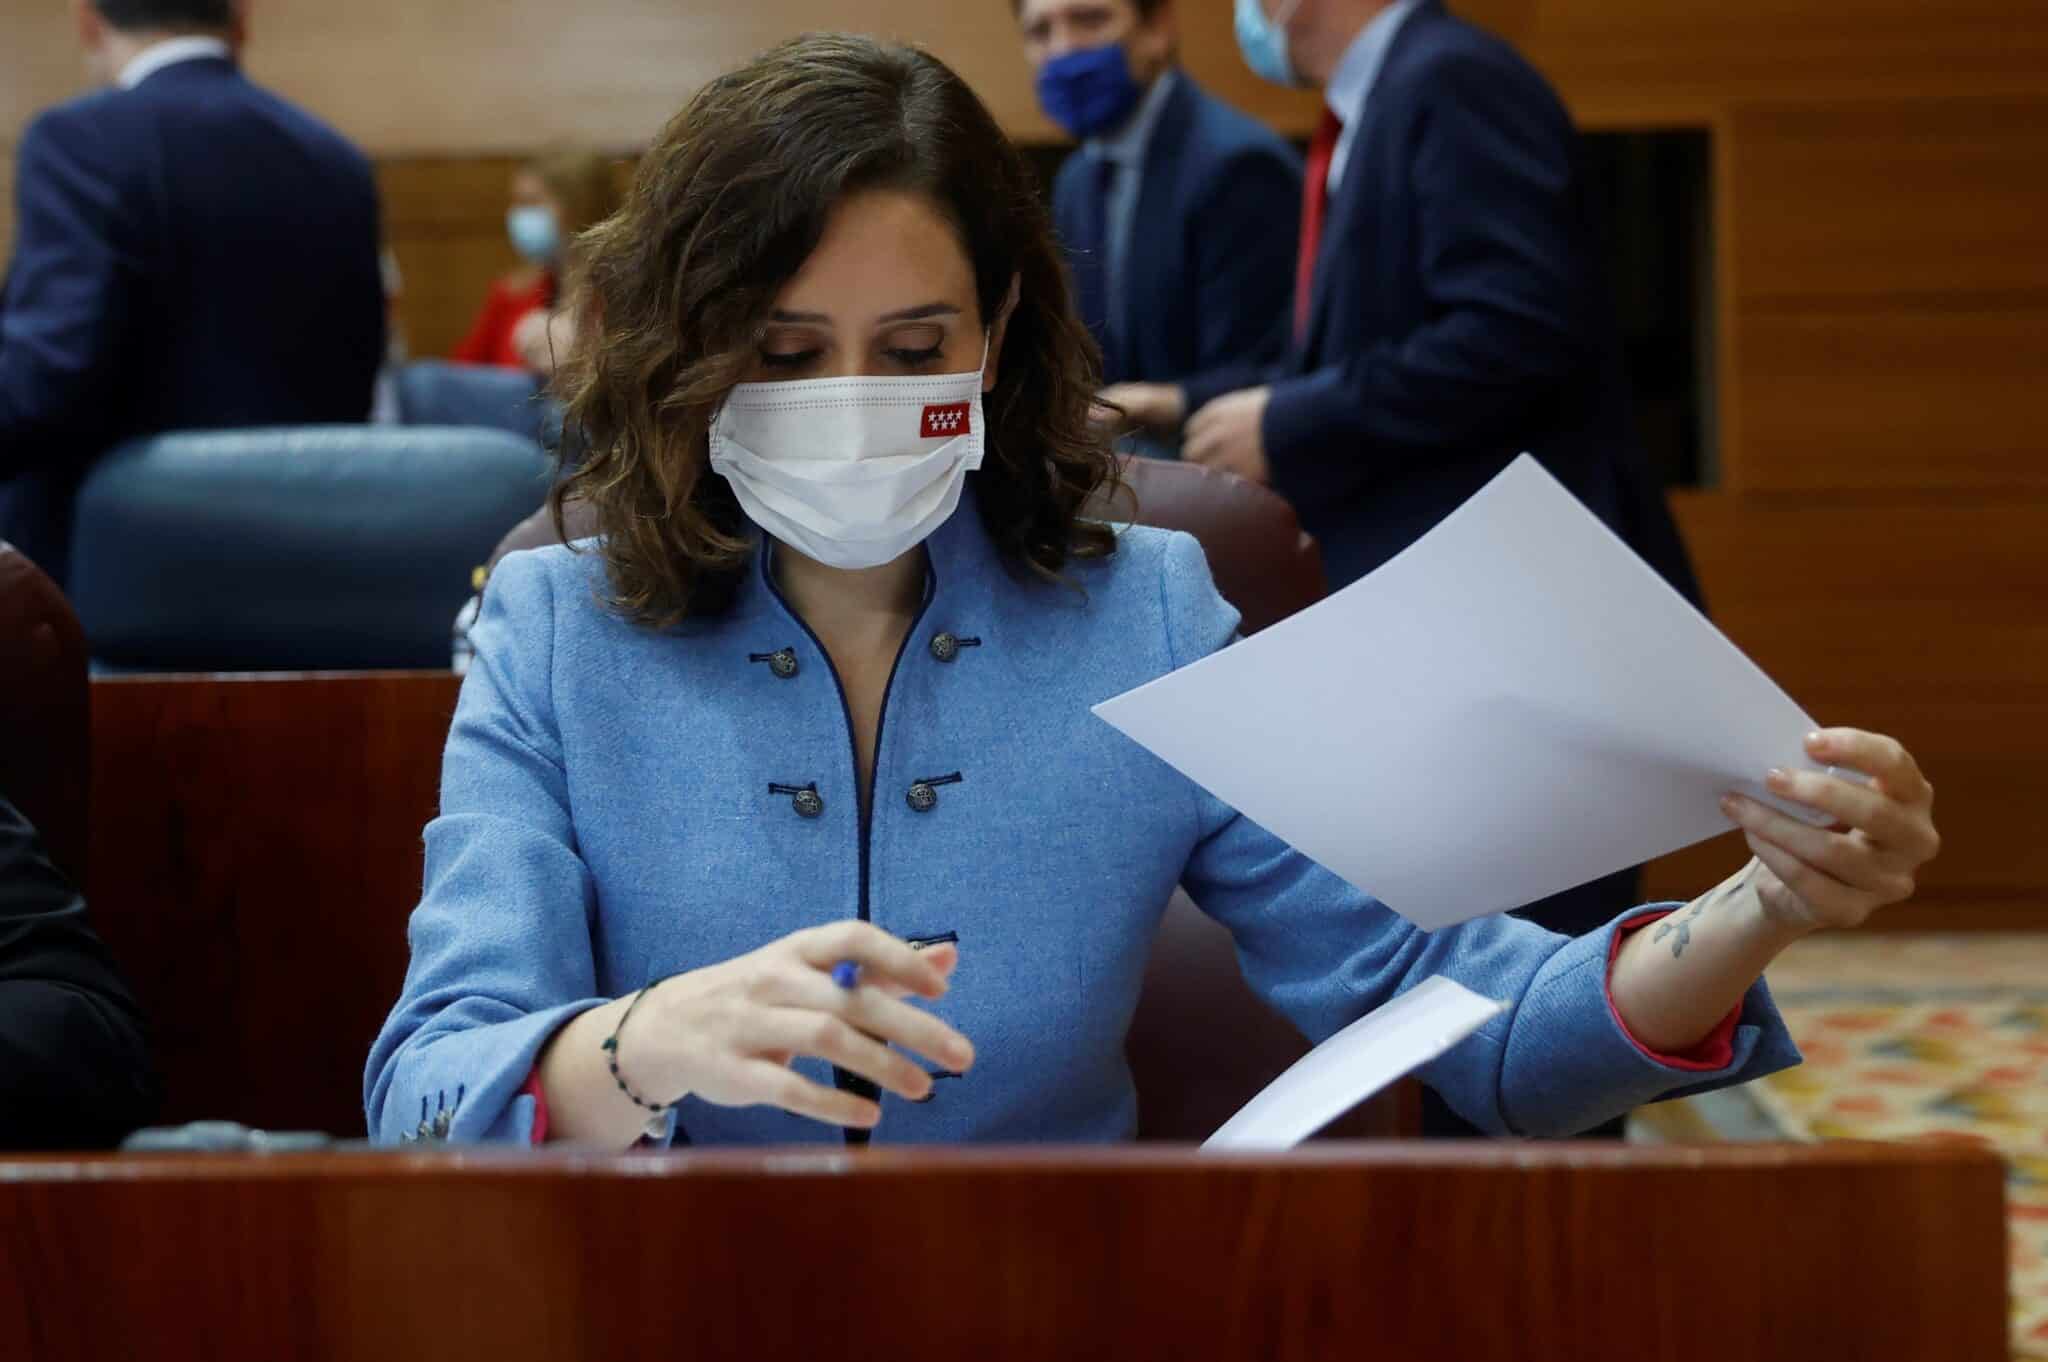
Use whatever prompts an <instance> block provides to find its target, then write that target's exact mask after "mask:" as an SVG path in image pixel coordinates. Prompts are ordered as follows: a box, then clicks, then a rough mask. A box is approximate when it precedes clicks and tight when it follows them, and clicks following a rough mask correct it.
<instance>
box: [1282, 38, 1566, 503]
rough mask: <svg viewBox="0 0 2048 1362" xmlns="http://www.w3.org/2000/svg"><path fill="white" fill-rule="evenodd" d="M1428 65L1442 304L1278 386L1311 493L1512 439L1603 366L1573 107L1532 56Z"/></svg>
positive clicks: (1436, 276) (1428, 169)
mask: <svg viewBox="0 0 2048 1362" xmlns="http://www.w3.org/2000/svg"><path fill="white" fill-rule="evenodd" d="M1428 77H1429V78H1428V80H1427V81H1426V82H1419V83H1418V94H1417V97H1418V98H1420V99H1421V100H1423V101H1424V107H1423V108H1422V110H1421V111H1420V113H1419V115H1418V122H1417V130H1416V133H1415V139H1416V140H1415V143H1414V151H1413V159H1412V162H1411V164H1410V167H1409V174H1410V177H1411V184H1412V189H1413V192H1414V194H1415V196H1416V203H1417V210H1418V215H1419V222H1418V224H1417V226H1418V235H1419V240H1420V247H1421V249H1420V253H1419V259H1417V260H1416V261H1415V268H1416V269H1418V270H1419V271H1420V274H1421V278H1422V283H1423V287H1424V289H1425V290H1426V293H1427V297H1428V301H1429V305H1430V308H1431V313H1432V316H1431V319H1430V321H1429V322H1428V323H1427V324H1425V325H1423V326H1422V327H1421V328H1420V329H1418V330H1416V331H1414V332H1413V333H1411V334H1409V335H1407V336H1404V337H1399V338H1396V339H1392V340H1389V341H1384V342H1381V343H1379V344H1377V345H1374V346H1372V347H1370V348H1368V349H1366V350H1365V351H1363V352H1362V353H1355V354H1350V355H1344V356H1341V357H1338V358H1337V359H1335V361H1334V362H1332V363H1331V364H1329V365H1327V366H1325V367H1323V368H1320V369H1316V370H1313V371H1311V372H1309V373H1307V374H1305V375H1302V376H1300V377H1298V378H1292V379H1288V380H1285V381H1283V382H1280V383H1278V384H1276V385H1275V386H1274V388H1273V393H1272V400H1271V402H1270V404H1269V405H1268V407H1267V409H1266V417H1265V426H1264V434H1265V441H1266V448H1267V452H1268V454H1269V456H1270V457H1271V459H1272V462H1273V467H1274V481H1275V484H1276V485H1277V486H1278V487H1279V488H1280V490H1281V491H1283V492H1284V493H1286V494H1287V495H1289V496H1290V497H1292V498H1294V499H1295V500H1296V501H1297V502H1306V501H1313V500H1317V499H1321V498H1327V497H1332V496H1344V495H1349V494H1352V493H1355V492H1356V491H1357V490H1358V489H1359V488H1360V487H1361V486H1362V485H1363V484H1366V483H1368V482H1370V481H1373V480H1375V479H1376V478H1377V477H1379V476H1381V475H1383V474H1385V473H1388V472H1391V471H1395V470H1397V469H1399V468H1400V467H1401V466H1403V465H1404V464H1405V465H1412V464H1414V463H1418V462H1426V461H1429V460H1431V459H1434V458H1438V457H1441V456H1443V455H1446V454H1453V453H1458V452H1464V451H1469V450H1472V449H1474V448H1484V447H1490V446H1495V445H1502V444H1510V443H1512V442H1514V441H1515V440H1517V439H1520V438H1523V433H1524V432H1526V431H1531V430H1535V429H1539V428H1541V426H1542V425H1543V424H1544V413H1545V412H1546V411H1550V410H1554V409H1555V406H1556V404H1557V403H1559V402H1562V401H1566V400H1569V392H1570V389H1571V388H1572V386H1573V385H1574V384H1577V383H1583V382H1585V381H1587V376H1588V375H1590V374H1593V373H1595V372H1597V369H1598V352H1599V335H1598V321H1597V319H1598V316H1599V313H1598V311H1597V307H1598V306H1599V304H1600V303H1601V302H1602V300H1601V299H1599V298H1597V297H1596V296H1595V294H1596V292H1597V287H1596V285H1595V282H1594V279H1593V275H1592V271H1591V269H1590V259H1589V250H1588V246H1587V243H1586V242H1585V240H1584V229H1583V225H1582V224H1581V222H1580V221H1579V217H1578V210H1577V206H1576V202H1575V198H1574V187H1573V134H1572V128H1571V123H1570V120H1569V119H1568V118H1566V117H1565V115H1564V112H1563V110H1562V109H1561V108H1559V107H1558V105H1557V104H1556V102H1555V100H1554V99H1553V98H1552V97H1551V96H1550V94H1549V91H1548V90H1547V89H1546V88H1545V87H1544V85H1543V84H1542V81H1541V79H1540V78H1539V77H1537V76H1536V75H1535V73H1534V72H1531V71H1527V70H1525V69H1521V68H1517V67H1510V66H1505V65H1502V64H1499V63H1488V62H1482V61H1477V60H1470V59H1460V60H1454V61H1449V62H1444V63H1439V64H1437V65H1436V66H1434V67H1433V68H1431V69H1430V71H1429V73H1428ZM1363 169H1364V168H1362V167H1359V166H1357V165H1355V164H1354V165H1353V167H1351V168H1350V169H1349V170H1347V172H1346V173H1347V174H1358V173H1361V171H1362V170H1363ZM1368 173H1369V172H1368Z"/></svg>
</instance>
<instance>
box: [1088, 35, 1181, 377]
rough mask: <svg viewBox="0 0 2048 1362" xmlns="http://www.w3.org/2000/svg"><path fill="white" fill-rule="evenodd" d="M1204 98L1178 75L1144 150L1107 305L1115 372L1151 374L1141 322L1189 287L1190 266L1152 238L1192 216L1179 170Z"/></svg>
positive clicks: (1161, 364)
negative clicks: (1120, 272)
mask: <svg viewBox="0 0 2048 1362" xmlns="http://www.w3.org/2000/svg"><path fill="white" fill-rule="evenodd" d="M1200 98H1201V91H1200V89H1199V88H1197V86H1196V85H1195V82H1194V81H1193V80H1192V79H1190V78H1189V76H1188V74H1187V72H1185V71H1179V72H1176V74H1175V76H1174V80H1173V87H1172V88H1171V89H1169V90H1168V91H1167V92H1166V103H1165V104H1163V105H1162V106H1161V107H1160V110H1159V117H1158V120H1157V121H1156V122H1154V123H1153V125H1152V136H1151V139H1150V140H1149V141H1148V142H1147V143H1146V145H1145V161H1144V167H1143V173H1142V175H1141V176H1140V178H1139V181H1138V203H1137V209H1136V211H1135V212H1134V213H1133V214H1132V215H1131V239H1130V241H1128V242H1126V243H1125V253H1124V280H1123V289H1122V296H1121V297H1118V298H1112V299H1110V302H1109V306H1110V327H1109V330H1110V337H1111V343H1112V344H1113V345H1115V346H1116V349H1117V355H1116V359H1117V365H1118V367H1117V372H1119V373H1122V374H1126V375H1130V374H1137V373H1145V372H1149V369H1148V368H1147V366H1146V365H1145V364H1144V363H1142V362H1141V361H1144V360H1147V359H1152V358H1155V357H1152V356H1146V355H1141V354H1139V353H1138V350H1139V345H1138V339H1137V333H1138V332H1139V330H1141V329H1142V330H1144V331H1145V332H1146V334H1148V335H1149V334H1153V333H1154V330H1155V329H1154V328H1150V327H1145V328H1141V327H1140V326H1139V324H1138V318H1139V317H1141V316H1159V315H1163V314H1164V313H1165V312H1166V311H1167V310H1168V308H1167V304H1168V301H1169V300H1170V299H1171V297H1172V295H1173V293H1174V291H1175V290H1177V289H1180V288H1183V287H1185V286H1186V284H1187V281H1186V280H1185V279H1184V278H1177V277H1176V276H1177V275H1181V274H1184V272H1185V271H1186V269H1187V268H1188V266H1189V264H1190V263H1191V262H1188V261H1184V260H1182V259H1181V258H1180V252H1178V251H1166V250H1155V249H1153V247H1152V242H1151V241H1150V240H1149V239H1148V238H1150V237H1152V236H1154V235H1156V234H1157V233H1158V232H1160V231H1170V230H1174V224H1176V223H1178V222H1179V221H1180V216H1181V214H1183V213H1185V212H1187V211H1189V208H1188V205H1186V204H1183V203H1181V202H1180V198H1179V189H1180V170H1181V161H1182V159H1183V157H1184V155H1185V154H1186V152H1187V145H1188V135H1189V132H1190V130H1191V129H1192V128H1193V126H1194V121H1195V102H1196V101H1197V100H1198V99H1200ZM1104 244H1105V246H1106V245H1107V243H1104ZM1156 358H1158V359H1159V363H1158V364H1156V365H1153V366H1151V368H1157V369H1160V370H1164V369H1168V368H1171V367H1172V366H1171V365H1170V364H1168V363H1166V361H1165V357H1163V356H1161V357H1156Z"/></svg>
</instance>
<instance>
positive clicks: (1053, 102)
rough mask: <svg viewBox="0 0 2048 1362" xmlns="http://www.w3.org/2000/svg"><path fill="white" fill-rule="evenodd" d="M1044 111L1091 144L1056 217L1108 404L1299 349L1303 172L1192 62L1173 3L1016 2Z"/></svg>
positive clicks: (1063, 190) (1076, 161) (1057, 188)
mask: <svg viewBox="0 0 2048 1362" xmlns="http://www.w3.org/2000/svg"><path fill="white" fill-rule="evenodd" d="M1014 4H1015V9H1016V13H1017V21H1018V25H1019V26H1020V27H1021V28H1022V30H1023V33H1024V50H1025V55H1026V57H1027V58H1028V59H1029V60H1030V62H1031V64H1032V67H1033V69H1034V70H1035V72H1036V73H1037V82H1036V83H1037V90H1038V98H1039V104H1040V106H1041V107H1042V108H1043V109H1044V110H1045V112H1046V115H1047V116H1048V117H1049V118H1051V119H1052V120H1053V121H1054V122H1055V123H1057V124H1059V125H1060V126H1061V127H1062V128H1064V129H1065V130H1066V131H1067V132H1069V133H1070V134H1072V135H1073V136H1074V137H1076V138H1079V139H1080V141H1081V148H1080V150H1079V151H1078V152H1077V153H1076V154H1074V155H1073V156H1070V157H1068V158H1067V162H1066V164H1065V165H1064V166H1062V167H1061V169H1060V174H1059V179H1058V181H1057V182H1056V183H1055V185H1054V186H1053V216H1054V220H1055V222H1056V223H1057V225H1058V227H1059V233H1060V238H1061V240H1062V242H1063V243H1064V244H1065V246H1066V248H1067V253H1068V262H1069V265H1070V267H1071V269H1072V272H1073V276H1074V286H1075V291H1076V294H1077V295H1078V298H1077V301H1078V302H1079V304H1080V307H1081V313H1082V316H1083V317H1084V318H1086V320H1087V322H1088V325H1089V327H1090V328H1091V329H1092V330H1093V331H1094V332H1095V337H1096V340H1097V341H1098V342H1099V343H1100V344H1101V346H1102V355H1103V377H1104V380H1105V381H1106V382H1107V383H1108V384H1109V385H1110V387H1109V388H1108V389H1107V391H1106V393H1105V396H1106V397H1108V399H1109V400H1110V401H1112V402H1115V401H1119V400H1120V399H1121V397H1122V395H1123V394H1124V393H1125V392H1126V391H1127V390H1126V389H1125V388H1124V387H1123V386H1122V385H1125V384H1130V383H1137V382H1147V381H1149V382H1155V383H1167V382H1172V383H1177V382H1181V381H1184V380H1200V379H1202V378H1203V377H1204V376H1206V375H1207V374H1209V373H1210V372H1211V371H1214V370H1217V369H1219V368H1231V369H1234V368H1235V367H1236V366H1239V365H1244V364H1264V363H1269V362H1272V361H1275V360H1278V359H1279V358H1280V357H1281V356H1282V355H1284V354H1285V353H1286V351H1287V317H1288V306H1289V299H1290V297H1291V293H1292V288H1293V278H1294V256H1295V238H1296V236H1297V234H1298V230H1299V228H1298V218H1297V216H1296V215H1297V214H1298V213H1299V211H1300V202H1301V164H1300V158H1298V157H1297V156H1296V155H1295V154H1294V150H1293V148H1291V147H1289V146H1288V145H1287V144H1286V143H1285V142H1283V141H1281V139H1280V138H1279V137H1278V136H1277V135H1276V134H1274V133H1273V132H1272V131H1271V130H1270V129H1268V128H1266V127H1265V126H1264V125H1262V124H1260V123H1258V122H1255V121H1254V120H1252V119H1250V118H1247V117H1246V116H1245V115H1243V114H1241V113H1239V112H1238V111H1237V110H1235V109H1233V108H1231V107H1230V106H1229V105H1227V104H1224V103H1222V102H1221V101H1220V100H1217V99H1215V98H1214V97H1212V96H1210V95H1209V94H1207V93H1206V92H1204V91H1203V90H1202V89H1201V87H1200V86H1198V85H1196V84H1195V82H1194V80H1193V79H1192V78H1190V77H1189V76H1188V74H1187V73H1186V72H1185V71H1182V70H1180V69H1179V67H1178V66H1177V64H1176V49H1177V46H1178V33H1177V30H1176V28H1175V24H1174V13H1173V3H1172V0H1014Z"/></svg>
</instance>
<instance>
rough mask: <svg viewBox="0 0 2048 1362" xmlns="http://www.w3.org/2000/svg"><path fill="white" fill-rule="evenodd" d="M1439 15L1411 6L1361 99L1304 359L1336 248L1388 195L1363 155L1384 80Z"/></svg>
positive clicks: (1322, 321) (1321, 260) (1323, 306)
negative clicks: (1374, 202)
mask: <svg viewBox="0 0 2048 1362" xmlns="http://www.w3.org/2000/svg"><path fill="white" fill-rule="evenodd" d="M1443 14H1444V7H1443V4H1442V0H1423V3H1422V4H1420V5H1418V6H1416V9H1415V12H1414V13H1413V14H1411V15H1409V16H1408V18H1407V21H1406V22H1404V23H1403V24H1402V25H1401V27H1400V29H1399V30H1398V31H1397V32H1396V33H1395V34H1394V40H1393V42H1392V43H1390V44H1389V45H1388V47H1387V55H1386V59H1385V60H1384V61H1382V62H1381V63H1380V72H1379V77H1378V79H1376V80H1375V81H1374V82H1373V87H1372V89H1371V91H1370V92H1368V93H1367V95H1366V97H1365V110H1364V112H1363V113H1362V114H1361V115H1360V121H1361V123H1362V124H1364V126H1362V127H1360V128H1359V129H1358V132H1357V134H1356V135H1355V137H1354V138H1353V140H1352V143H1351V151H1350V158H1349V159H1348V160H1347V161H1346V162H1345V163H1344V178H1343V179H1342V180H1340V181H1338V182H1337V192H1336V194H1335V195H1334V196H1332V198H1331V201H1330V205H1329V212H1328V215H1327V216H1326V217H1325V218H1324V219H1323V240H1322V247H1321V249H1320V250H1319V251H1318V252H1317V254H1316V272H1315V279H1314V281H1313V282H1312V283H1311V285H1310V292H1309V310H1308V334H1307V336H1306V337H1305V338H1304V342H1303V345H1302V354H1303V356H1304V358H1305V359H1306V358H1307V357H1309V356H1315V355H1318V354H1319V353H1320V352H1321V349H1322V344H1323V339H1324V333H1325V332H1326V331H1327V330H1328V329H1329V323H1330V309H1331V307H1332V306H1333V301H1332V298H1331V292H1332V290H1331V287H1330V285H1331V273H1332V271H1333V270H1334V269H1335V268H1336V265H1335V264H1334V262H1335V260H1336V258H1337V256H1338V255H1339V254H1340V252H1341V246H1340V243H1341V242H1343V240H1344V239H1345V237H1346V235H1347V234H1354V233H1355V232H1357V231H1362V230H1363V228H1364V226H1365V223H1366V222H1368V221H1369V220H1370V219H1369V218H1365V217H1364V215H1365V214H1366V213H1367V211H1368V205H1369V203H1370V202H1371V201H1372V200H1374V199H1376V198H1378V197H1380V196H1382V195H1384V194H1385V193H1387V192H1388V189H1387V186H1386V185H1385V184H1384V183H1381V180H1382V177H1383V176H1384V175H1385V174H1386V172H1387V170H1388V167H1386V166H1384V165H1375V164H1374V163H1373V162H1372V161H1371V160H1370V159H1368V157H1367V156H1366V154H1365V153H1366V150H1367V148H1368V147H1369V146H1370V145H1371V142H1372V128H1371V124H1372V122H1373V120H1374V119H1375V118H1379V117H1384V112H1383V109H1382V107H1381V103H1380V97H1381V93H1382V92H1383V91H1384V90H1385V89H1386V87H1387V81H1388V79H1389V77H1391V76H1392V74H1393V73H1394V70H1395V68H1396V65H1397V63H1399V62H1400V60H1401V58H1402V56H1403V54H1404V53H1405V52H1406V50H1407V49H1408V47H1409V46H1410V45H1411V44H1412V43H1413V42H1414V41H1415V35H1416V32H1417V30H1419V29H1421V28H1422V27H1424V26H1425V25H1426V24H1428V23H1429V22H1430V21H1432V20H1433V19H1439V18H1442V17H1443ZM1394 169H1395V171H1396V173H1403V169H1402V168H1401V167H1395V168H1394ZM1354 220H1359V226H1358V227H1357V228H1354V227H1353V221H1354ZM1358 244H1359V245H1360V246H1362V247H1363V248H1365V250H1364V251H1361V252H1360V254H1364V253H1366V252H1369V251H1370V249H1371V247H1372V244H1373V243H1372V242H1371V241H1369V240H1361V241H1360V242H1359V243H1358ZM1345 264H1346V266H1347V267H1348V268H1350V269H1352V270H1357V271H1363V270H1365V269H1366V262H1365V261H1363V260H1349V261H1346V262H1345ZM1310 367H1312V365H1311V366H1310Z"/></svg>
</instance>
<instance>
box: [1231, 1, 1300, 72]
mask: <svg viewBox="0 0 2048 1362" xmlns="http://www.w3.org/2000/svg"><path fill="white" fill-rule="evenodd" d="M1300 8H1301V0H1282V5H1281V10H1280V13H1279V15H1278V16H1277V17H1274V18H1270V19H1269V18H1267V17H1266V7H1265V5H1264V4H1263V3H1262V0H1237V50H1238V51H1239V52H1241V53H1243V54H1244V64H1245V65H1246V66H1249V67H1251V69H1252V72H1253V73H1254V74H1255V75H1257V76H1258V77H1260V78H1261V79H1262V80H1270V81H1272V82H1273V83H1274V84H1275V85H1299V84H1301V77H1300V76H1298V75H1296V74H1295V71H1294V61H1293V59H1292V58H1291V57H1289V56H1288V54H1287V33H1286V29H1285V25H1286V23H1287V21H1288V20H1289V19H1291V18H1293V17H1294V11H1296V10H1297V9H1300Z"/></svg>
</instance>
